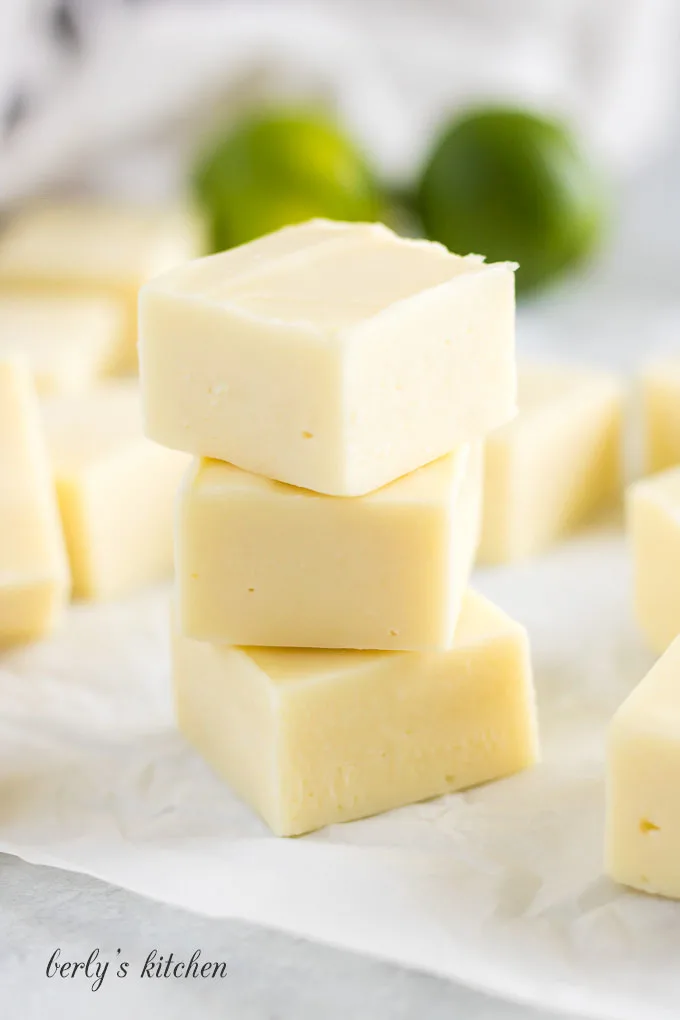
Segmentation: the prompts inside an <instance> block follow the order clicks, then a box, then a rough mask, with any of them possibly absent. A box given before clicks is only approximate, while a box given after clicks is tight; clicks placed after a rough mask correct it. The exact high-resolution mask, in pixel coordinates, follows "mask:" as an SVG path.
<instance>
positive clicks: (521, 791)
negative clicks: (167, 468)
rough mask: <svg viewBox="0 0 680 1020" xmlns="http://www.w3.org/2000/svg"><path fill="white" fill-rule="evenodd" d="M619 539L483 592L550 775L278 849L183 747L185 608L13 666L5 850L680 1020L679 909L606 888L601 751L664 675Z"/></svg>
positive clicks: (602, 1005) (507, 992)
mask: <svg viewBox="0 0 680 1020" xmlns="http://www.w3.org/2000/svg"><path fill="white" fill-rule="evenodd" d="M628 571H629V566H628V563H627V557H626V553H625V548H624V542H623V538H622V536H621V535H620V533H619V532H617V531H616V530H615V529H614V528H613V527H611V528H609V527H602V528H599V529H596V530H594V531H590V532H587V533H584V534H583V535H582V536H579V537H578V538H576V539H574V540H572V541H570V542H568V543H566V544H564V545H562V546H560V547H559V548H557V549H555V550H553V551H552V552H551V553H549V554H548V555H547V556H545V557H543V558H541V559H540V560H538V561H536V562H534V563H531V564H529V565H526V566H523V567H520V568H512V569H504V570H494V571H491V570H489V571H486V572H480V573H479V574H478V576H477V577H476V579H475V583H476V584H477V586H478V587H479V588H480V589H481V590H482V591H484V592H485V593H486V594H487V595H489V596H490V597H491V598H493V599H494V600H495V601H497V602H498V603H499V605H501V606H503V607H504V608H505V609H507V610H508V611H509V612H510V613H511V614H512V615H514V616H515V617H516V618H518V619H519V620H521V621H522V622H523V623H525V624H526V625H527V626H528V628H529V631H530V634H531V639H532V644H533V650H534V663H535V674H536V682H537V687H538V695H539V712H540V721H541V728H542V740H543V762H542V764H541V765H540V766H539V767H537V768H535V769H534V770H533V771H531V772H528V773H525V774H523V775H521V776H517V777H514V778H511V779H508V780H505V781H502V782H499V783H496V784H492V785H489V786H487V787H483V788H479V789H475V790H473V791H471V792H469V793H464V794H458V795H452V796H448V797H443V798H440V799H438V800H433V801H429V802H427V803H423V804H419V805H416V806H414V807H408V808H404V809H402V810H398V811H392V812H390V813H389V814H385V815H382V816H380V817H377V818H371V819H368V820H366V821H361V822H354V823H352V824H349V825H338V826H333V827H331V828H329V829H326V830H324V831H322V832H319V833H315V834H313V835H311V836H307V837H305V838H301V839H295V840H281V839H275V838H273V837H272V836H271V835H270V834H269V832H268V831H267V829H266V828H265V826H264V825H263V824H262V823H261V822H260V821H259V820H258V819H257V818H256V817H255V816H254V815H253V814H252V813H251V812H250V810H249V809H248V808H247V807H245V806H244V805H243V804H241V803H239V802H238V801H237V800H236V798H235V797H233V796H232V794H231V793H230V791H229V790H228V789H227V788H226V787H224V786H223V785H222V784H221V783H220V782H219V781H218V780H217V779H216V778H215V777H214V776H213V774H212V773H211V771H210V769H209V768H208V767H207V766H206V765H205V764H204V763H203V762H202V761H201V760H200V759H199V757H198V756H197V755H196V754H195V753H194V752H193V751H192V750H190V749H189V747H187V746H186V745H185V743H184V742H183V740H182V739H181V737H180V736H179V735H178V734H177V733H176V731H175V729H174V727H173V721H172V708H171V701H170V692H169V676H168V673H169V670H168V654H167V626H168V597H169V596H168V592H167V590H155V591H152V592H147V593H145V594H144V595H142V596H140V597H137V598H135V599H133V600H130V601H126V602H124V603H120V604H117V605H111V606H104V607H88V606H81V607H77V608H75V609H73V610H72V611H71V612H70V614H69V617H68V620H67V623H66V626H65V628H64V629H63V630H62V631H61V632H60V633H59V634H57V635H56V636H55V637H54V638H53V639H52V640H51V641H49V642H45V643H42V644H39V645H36V646H33V647H31V648H24V649H21V650H18V651H14V652H11V653H5V654H4V655H3V656H2V657H0V850H2V851H6V852H8V853H12V854H16V855H18V856H20V857H22V858H24V859H26V860H27V861H31V862H34V863H37V864H47V865H54V866H57V867H60V868H66V869H69V870H73V871H81V872H85V873H87V874H90V875H94V876H96V877H98V878H101V879H104V880H106V881H108V882H111V883H114V884H116V885H120V886H124V887H126V888H129V889H132V890H134V891H135V892H138V893H142V894H144V895H147V896H150V897H154V898H156V899H158V900H162V901H165V902H168V903H173V904H177V905H180V906H182V907H185V908H188V909H190V910H194V911H196V912H198V913H204V914H209V915H213V916H225V917H226V916H233V917H241V918H247V919H249V920H251V921H255V922H260V923H262V924H265V925H270V926H275V927H279V928H282V929H285V930H287V931H290V932H294V933H297V934H300V935H304V936H308V937H310V938H313V939H319V940H323V941H327V942H330V943H334V944H336V945H338V946H343V947H346V948H348V949H353V950H357V951H359V952H364V953H369V954H375V955H376V956H380V957H384V958H385V959H389V960H393V961H396V962H399V963H402V964H404V965H409V966H414V967H418V968H422V969H425V970H428V971H433V972H436V973H438V974H441V975H445V976H450V977H452V978H455V979H457V980H459V981H461V982H464V983H468V984H471V985H475V986H478V987H483V988H484V989H487V990H489V991H492V992H495V993H497V994H499V995H501V996H506V997H508V998H513V999H521V1000H526V1001H531V1002H533V1003H537V1004H538V1003H540V1004H544V1005H546V1006H550V1007H552V1008H553V1009H554V1008H557V1007H562V1008H564V1009H565V1010H573V1011H575V1012H577V1011H580V1012H582V1013H583V1014H584V1015H585V1016H590V1017H605V1016H606V1017H617V1018H631V1020H641V1018H644V1020H656V1018H657V1017H674V1018H676V1017H677V1016H678V1015H679V1014H680V904H674V903H669V902H664V901H662V900H658V899H653V898H651V897H645V896H643V895H641V894H635V893H632V892H627V891H624V890H622V889H620V888H617V887H616V886H615V885H614V884H613V883H612V882H610V881H609V880H608V879H606V878H605V877H604V876H603V874H602V865H601V853H602V850H601V846H602V825H603V732H604V727H605V724H606V721H607V719H608V718H609V717H610V715H611V713H612V711H613V710H614V709H615V708H616V706H617V705H618V704H619V703H620V702H621V701H622V700H623V698H624V697H625V695H626V694H627V692H628V691H629V690H630V689H631V687H632V686H633V685H634V684H635V683H636V682H637V681H638V680H639V679H640V678H641V677H642V676H643V675H644V673H645V672H646V670H647V669H648V668H649V666H650V664H651V661H652V659H651V656H650V655H649V654H648V653H647V652H646V651H645V650H644V648H643V647H642V644H641V642H640V639H639V637H638V636H637V634H636V631H635V628H634V626H633V623H632V620H631V618H630V610H629V601H630V579H629V576H628Z"/></svg>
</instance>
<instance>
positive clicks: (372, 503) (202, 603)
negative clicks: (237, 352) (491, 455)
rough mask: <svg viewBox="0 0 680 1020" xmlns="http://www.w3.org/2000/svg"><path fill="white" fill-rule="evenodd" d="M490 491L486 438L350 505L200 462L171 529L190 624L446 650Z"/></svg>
mask: <svg viewBox="0 0 680 1020" xmlns="http://www.w3.org/2000/svg"><path fill="white" fill-rule="evenodd" d="M481 485H482V450H481V444H479V443H474V444H464V445H463V446H461V447H459V448H458V449H457V450H456V451H455V452H454V453H452V454H449V455H447V456H446V457H442V458H440V459H439V460H437V461H435V462H434V463H432V464H428V465H427V466H425V467H423V468H419V469H418V470H417V471H414V472H413V473H412V474H410V475H407V476H405V477H404V478H400V479H399V480H398V481H396V482H393V483H392V484H390V485H387V486H385V487H384V488H382V489H379V490H377V491H376V492H373V493H370V495H368V496H362V497H356V498H353V499H336V498H334V497H331V496H323V495H319V494H318V493H314V492H310V491H309V490H306V489H298V488H294V487H293V486H290V485H285V484H283V483H280V482H274V481H271V480H270V479H267V478H264V477H262V476H260V475H253V474H250V473H248V472H246V471H242V470H240V469H239V468H236V467H233V466H232V465H230V464H225V463H223V462H221V461H215V460H199V461H195V462H194V463H193V464H192V466H191V468H190V469H189V472H188V474H187V476H186V478H185V481H184V484H183V486H182V489H181V491H180V496H179V505H178V520H177V528H176V536H175V543H176V546H175V555H176V570H177V589H178V590H177V608H178V614H179V625H180V628H181V630H182V632H183V633H184V634H186V635H187V636H189V637H192V638H195V639H197V640H203V641H213V642H219V643H224V644H235V645H263V646H292V647H305V648H357V649H371V648H373V649H388V650H397V649H398V650H414V651H426V650H443V649H447V648H449V647H450V646H451V644H452V641H453V636H454V630H455V626H456V621H457V618H458V613H459V610H460V606H461V601H462V597H463V593H464V591H465V588H466V585H467V581H468V576H469V573H470V569H471V567H472V563H473V560H474V556H475V552H476V548H477V539H478V534H479V526H480V516H481Z"/></svg>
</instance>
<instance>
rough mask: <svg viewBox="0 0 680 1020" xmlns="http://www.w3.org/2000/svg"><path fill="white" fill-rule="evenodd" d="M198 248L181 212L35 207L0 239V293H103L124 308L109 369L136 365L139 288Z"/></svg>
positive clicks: (198, 234)
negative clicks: (1, 290) (6, 290)
mask: <svg viewBox="0 0 680 1020" xmlns="http://www.w3.org/2000/svg"><path fill="white" fill-rule="evenodd" d="M203 250H204V246H203V227H202V224H201V222H200V220H199V218H198V216H197V214H196V212H195V211H194V210H192V209H190V208H188V207H183V206H176V207H175V206H173V207H164V208H145V207H137V206H131V205H119V204H116V205H113V204H110V205H107V204H102V203H96V202H91V201H80V202H73V201H72V202H46V201H45V202H36V203H33V204H31V205H29V206H27V207H26V208H25V209H24V210H23V211H21V212H19V213H18V214H16V215H15V216H14V217H13V218H12V219H11V220H10V221H9V224H8V225H7V226H6V227H5V228H4V229H3V230H2V232H1V233H0V288H2V287H4V288H11V289H12V290H16V289H17V288H23V289H24V290H28V291H29V292H36V291H54V290H58V291H60V292H64V291H66V292H69V293H77V294H78V295H82V294H84V293H85V294H92V293H97V294H106V295H108V296H109V297H114V298H117V299H118V300H119V301H120V302H121V304H122V307H123V310H124V313H125V314H124V320H123V324H122V329H121V331H120V333H119V337H118V350H117V352H116V365H117V367H120V368H132V367H134V366H135V364H136V360H137V359H136V350H135V344H136V340H137V295H138V292H139V288H140V286H141V285H142V284H143V283H144V282H145V281H146V280H148V279H150V278H151V277H153V276H155V275H156V274H157V273H161V272H164V271H165V270H166V269H170V268H171V267H172V266H176V265H178V264H179V263H181V262H185V261H186V260H187V259H192V258H195V257H196V256H197V255H200V254H201V253H202V251H203Z"/></svg>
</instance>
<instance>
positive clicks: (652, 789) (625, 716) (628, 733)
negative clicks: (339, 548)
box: [606, 640, 680, 898]
mask: <svg viewBox="0 0 680 1020" xmlns="http://www.w3.org/2000/svg"><path fill="white" fill-rule="evenodd" d="M606 867H607V871H608V873H609V874H610V876H611V877H612V878H614V879H615V880H616V881H617V882H622V883H624V885H631V886H633V887H634V888H636V889H643V890H644V891H645V892H650V893H658V894H659V895H661V896H672V897H675V898H680V640H676V641H674V642H673V643H672V645H671V646H670V648H669V649H668V650H667V651H666V652H665V653H664V654H663V655H662V657H661V658H660V659H659V660H658V662H657V663H656V664H655V665H654V666H653V667H652V669H651V670H650V672H649V673H648V674H647V676H646V677H645V678H644V680H643V681H642V682H641V683H640V684H639V685H638V686H637V687H636V688H635V690H634V691H633V693H632V694H631V695H630V696H629V698H628V699H627V700H626V701H625V702H624V703H623V705H622V706H621V708H619V710H618V712H617V713H616V715H615V716H614V718H613V719H612V722H611V724H610V727H609V737H608V744H607V826H606Z"/></svg>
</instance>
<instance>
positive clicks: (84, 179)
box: [0, 0, 680, 203]
mask: <svg viewBox="0 0 680 1020" xmlns="http://www.w3.org/2000/svg"><path fill="white" fill-rule="evenodd" d="M64 2H65V3H67V4H69V3H70V7H69V9H71V10H73V12H74V14H73V19H72V21H71V24H75V26H76V29H77V36H78V41H79V45H75V46H74V44H73V40H72V39H71V37H70V36H68V37H67V38H66V40H63V38H62V42H61V43H59V42H58V41H57V40H56V36H55V33H54V31H53V30H50V29H49V26H50V24H53V22H54V6H55V0H3V3H2V4H1V5H0V118H2V115H3V111H4V112H5V117H6V120H7V119H10V120H11V104H12V103H13V102H14V103H16V97H17V95H18V94H19V95H20V96H21V97H22V100H26V104H27V105H26V116H25V118H23V119H22V120H21V122H20V123H17V124H16V126H15V127H14V129H13V130H6V131H5V137H4V139H3V140H0V203H7V202H9V201H11V200H12V199H14V198H17V197H20V196H22V195H25V194H27V193H30V192H32V191H34V190H36V189H41V188H45V187H48V186H54V185H67V184H72V185H74V184H75V185H76V186H78V187H83V186H87V187H91V188H94V189H96V190H104V191H113V192H119V193H122V194H127V195H131V196H132V197H139V198H142V199H144V198H148V197H159V196H162V195H164V194H170V193H173V192H174V191H175V190H176V189H177V188H178V187H180V186H181V182H182V181H183V180H184V174H185V169H186V166H187V164H188V162H189V161H190V159H191V158H192V155H193V153H194V151H195V147H196V144H197V142H198V140H199V139H200V138H202V137H203V135H204V134H205V132H206V131H207V130H209V129H211V128H213V127H214V126H215V124H216V123H218V122H220V121H221V120H223V119H226V120H228V119H229V118H231V117H233V116H235V115H236V114H237V113H238V112H239V111H240V110H242V109H243V108H244V106H247V105H248V104H250V103H253V102H256V101H259V100H260V99H262V98H273V99H276V100H281V99H284V100H295V99H298V98H302V97H304V98H308V97H315V98H317V97H318V98H324V99H327V100H328V101H329V102H330V103H331V104H332V105H333V106H335V108H336V109H337V111H338V112H339V114H340V116H341V118H342V119H343V120H344V121H346V123H347V124H348V126H349V128H350V129H351V130H352V131H353V132H354V134H355V135H356V137H357V138H358V139H359V141H360V142H361V143H362V144H363V146H364V147H365V148H366V149H367V150H368V151H369V153H370V154H371V156H372V157H373V158H374V159H375V160H376V162H377V163H378V165H379V166H380V168H381V170H382V171H383V172H384V173H386V174H388V175H389V176H391V177H393V178H395V179H396V180H405V179H407V178H409V177H410V176H412V175H413V174H414V172H415V171H416V168H417V166H418V164H419V162H420V161H421V160H422V158H423V154H424V151H425V149H426V147H427V145H428V144H429V143H430V140H431V137H432V134H433V132H434V131H436V130H437V128H438V126H439V125H440V124H441V122H442V120H444V119H445V118H446V116H447V115H448V114H449V113H450V112H452V111H455V110H456V109H459V108H460V107H461V106H463V105H467V104H469V103H471V102H477V101H488V100H498V99H501V100H510V101H512V100H518V101H520V102H522V103H527V104H529V105H530V106H533V107H537V108H539V109H546V110H550V111H555V112H557V113H559V114H560V115H562V116H564V117H565V118H566V119H567V120H569V121H571V122H574V123H575V124H576V125H577V126H578V129H579V131H580V132H581V134H582V136H583V138H584V139H585V141H586V144H587V145H588V146H590V147H591V148H592V149H593V150H594V152H595V154H596V156H597V158H599V159H601V160H602V161H603V162H604V163H605V164H607V165H608V166H610V167H612V168H614V169H615V170H616V171H620V172H628V171H630V170H631V169H635V168H636V167H637V166H639V165H640V163H642V162H644V161H645V160H646V159H647V158H648V157H649V156H650V155H651V154H653V153H654V152H655V151H656V150H657V149H658V147H659V145H660V144H662V143H663V140H664V138H665V136H666V134H667V132H668V125H669V121H670V119H671V111H672V106H673V102H674V96H675V90H676V79H677V73H676V68H677V66H678V33H677V27H678V16H679V14H680V5H677V4H676V3H675V2H674V0H646V2H645V3H644V4H640V3H639V2H638V0H598V3H592V0H549V2H545V0H504V2H502V3H501V2H499V0H455V2H444V0H391V2H385V0H370V2H369V0H345V2H342V0H336V2H331V0H316V2H308V3H304V2H300V0H269V2H268V0H231V2H229V0H223V2H219V0H213V2H209V0H192V2H188V0H185V2H178V0H155V2H154V0H151V2H149V0H147V2H146V3H139V4H132V3H125V2H123V0H118V2H116V0H64ZM50 12H52V14H51V15H50ZM62 36H63V33H62ZM8 110H9V111H10V115H8V113H7V111H8ZM10 127H11V125H10Z"/></svg>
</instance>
